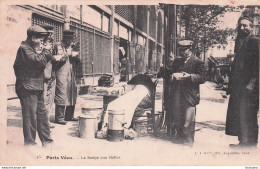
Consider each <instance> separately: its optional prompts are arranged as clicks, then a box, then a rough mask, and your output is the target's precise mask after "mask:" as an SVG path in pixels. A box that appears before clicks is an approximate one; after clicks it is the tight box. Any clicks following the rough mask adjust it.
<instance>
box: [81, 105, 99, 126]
mask: <svg viewBox="0 0 260 169" xmlns="http://www.w3.org/2000/svg"><path fill="white" fill-rule="evenodd" d="M81 111H82V114H84V115H90V116H96V117H97V123H100V121H101V117H102V114H103V108H102V107H86V106H82V110H81Z"/></svg>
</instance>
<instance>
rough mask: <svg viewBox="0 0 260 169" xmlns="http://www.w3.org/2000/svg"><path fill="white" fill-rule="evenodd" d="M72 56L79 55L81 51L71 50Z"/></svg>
mask: <svg viewBox="0 0 260 169" xmlns="http://www.w3.org/2000/svg"><path fill="white" fill-rule="evenodd" d="M71 55H72V57H77V56H78V55H79V52H76V51H72V52H71Z"/></svg>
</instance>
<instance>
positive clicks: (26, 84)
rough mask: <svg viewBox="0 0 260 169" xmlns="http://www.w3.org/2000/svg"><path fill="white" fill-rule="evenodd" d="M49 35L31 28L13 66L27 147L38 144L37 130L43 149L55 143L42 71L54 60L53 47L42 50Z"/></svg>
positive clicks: (43, 30) (37, 27)
mask: <svg viewBox="0 0 260 169" xmlns="http://www.w3.org/2000/svg"><path fill="white" fill-rule="evenodd" d="M46 35H47V32H46V30H45V29H44V28H42V27H40V26H31V27H29V28H28V30H27V39H26V40H25V41H23V42H22V43H21V46H20V47H19V49H18V51H17V55H16V59H15V62H14V66H13V67H14V72H15V76H16V83H15V90H16V93H17V96H18V97H19V99H20V102H21V106H22V117H23V134H24V144H25V145H35V144H36V142H35V137H36V130H37V131H38V135H39V137H40V140H41V142H42V145H43V146H45V145H47V144H49V143H51V142H52V141H53V140H52V139H51V137H50V127H49V122H48V117H47V110H46V108H45V105H44V99H43V79H44V77H43V72H44V69H45V66H46V64H47V63H48V61H49V60H51V57H52V54H51V52H50V49H51V46H46V47H45V48H44V49H43V39H44V37H45V36H46ZM42 49H43V50H42Z"/></svg>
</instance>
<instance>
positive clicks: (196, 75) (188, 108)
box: [160, 40, 206, 146]
mask: <svg viewBox="0 0 260 169" xmlns="http://www.w3.org/2000/svg"><path fill="white" fill-rule="evenodd" d="M192 45H193V42H192V41H190V40H182V41H180V42H179V43H178V48H179V52H180V57H176V58H174V60H173V63H172V64H171V67H170V68H166V69H163V68H161V72H160V74H161V75H162V77H164V78H165V79H166V80H167V81H168V82H169V84H168V85H169V87H168V89H167V90H166V91H165V92H167V94H166V95H167V97H166V100H165V109H166V121H167V122H166V123H167V131H168V133H169V134H172V133H173V134H174V140H173V141H174V142H175V143H183V144H184V145H188V146H192V145H193V142H194V134H195V114H196V105H197V104H199V101H200V91H199V85H200V84H203V83H205V81H206V69H205V65H204V62H203V61H201V60H199V59H198V58H197V57H196V56H194V55H193V53H192V52H191V48H192Z"/></svg>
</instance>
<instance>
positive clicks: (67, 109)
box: [55, 104, 75, 122]
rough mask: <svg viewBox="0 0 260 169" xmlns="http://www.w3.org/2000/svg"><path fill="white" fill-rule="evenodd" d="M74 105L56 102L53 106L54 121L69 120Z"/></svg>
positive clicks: (71, 116) (72, 114)
mask: <svg viewBox="0 0 260 169" xmlns="http://www.w3.org/2000/svg"><path fill="white" fill-rule="evenodd" d="M74 110H75V105H74V106H65V105H58V104H56V107H55V121H56V122H59V121H63V120H66V121H68V120H71V119H72V118H73V117H74Z"/></svg>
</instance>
